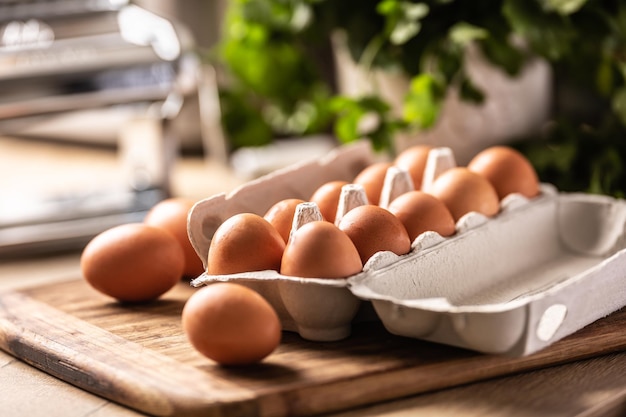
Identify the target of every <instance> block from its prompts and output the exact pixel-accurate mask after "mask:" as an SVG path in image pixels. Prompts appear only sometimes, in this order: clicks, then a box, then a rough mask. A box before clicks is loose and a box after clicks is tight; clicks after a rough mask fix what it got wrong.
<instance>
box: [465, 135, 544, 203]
mask: <svg viewBox="0 0 626 417" xmlns="http://www.w3.org/2000/svg"><path fill="white" fill-rule="evenodd" d="M467 167H468V168H469V169H470V170H471V171H473V172H476V173H478V174H480V175H482V176H484V177H485V178H487V179H488V180H489V181H490V182H491V184H492V185H493V186H494V188H495V189H496V192H497V193H498V197H499V198H500V199H503V198H504V197H506V196H507V195H509V194H511V193H519V194H521V195H523V196H525V197H528V198H532V197H535V196H536V195H537V194H539V178H538V176H537V172H536V171H535V168H534V167H533V166H532V164H531V163H530V161H529V160H528V159H527V158H526V157H525V156H524V155H523V154H522V153H521V152H519V151H518V150H516V149H513V148H511V147H508V146H492V147H490V148H487V149H485V150H483V151H481V152H479V153H478V154H476V156H474V158H472V160H471V161H470V163H469V164H468V165H467Z"/></svg>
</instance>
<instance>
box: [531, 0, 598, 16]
mask: <svg viewBox="0 0 626 417" xmlns="http://www.w3.org/2000/svg"><path fill="white" fill-rule="evenodd" d="M586 3H587V0H541V4H542V6H543V8H544V10H547V11H555V12H557V13H559V14H562V15H568V14H572V13H576V12H577V11H578V10H580V8H581V7H583V6H584V5H585V4H586Z"/></svg>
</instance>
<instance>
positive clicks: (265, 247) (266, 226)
mask: <svg viewBox="0 0 626 417" xmlns="http://www.w3.org/2000/svg"><path fill="white" fill-rule="evenodd" d="M284 249H285V241H284V240H283V238H282V236H281V235H280V233H278V231H277V230H276V228H275V227H274V226H272V225H271V224H270V223H269V222H268V221H267V220H265V219H264V218H263V217H262V216H259V215H258V214H253V213H239V214H235V215H234V216H232V217H230V218H228V219H226V221H224V222H223V223H222V224H220V226H219V227H218V228H217V230H216V231H215V233H214V234H213V238H212V239H211V243H210V245H209V254H208V258H207V273H209V274H211V275H221V274H235V273H238V272H250V271H263V270H268V269H270V270H276V271H277V270H278V269H279V268H280V261H281V258H282V255H283V250H284Z"/></svg>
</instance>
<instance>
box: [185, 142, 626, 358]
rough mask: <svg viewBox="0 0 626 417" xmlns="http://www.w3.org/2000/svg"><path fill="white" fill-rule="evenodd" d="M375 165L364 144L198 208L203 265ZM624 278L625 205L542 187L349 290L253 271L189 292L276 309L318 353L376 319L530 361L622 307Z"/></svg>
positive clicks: (390, 258)
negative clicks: (243, 291) (272, 219)
mask: <svg viewBox="0 0 626 417" xmlns="http://www.w3.org/2000/svg"><path fill="white" fill-rule="evenodd" d="M375 160H376V155H375V154H374V153H373V152H372V150H371V148H370V146H369V144H368V143H366V142H361V143H358V144H355V145H350V146H343V147H341V148H338V149H337V150H336V151H334V152H332V153H331V154H329V155H328V157H327V158H325V159H322V160H315V161H308V162H303V163H300V164H297V165H294V166H291V167H288V168H285V169H282V170H279V171H276V172H274V173H272V174H269V175H266V176H264V177H261V178H259V179H257V180H255V181H251V182H249V183H247V184H245V185H243V186H241V187H240V188H238V189H236V190H234V191H233V192H232V193H230V194H228V195H226V194H219V195H215V196H212V197H209V198H207V199H205V200H202V201H199V202H198V203H197V204H196V205H195V206H194V208H193V209H192V210H191V212H190V215H189V219H188V232H189V237H190V240H191V242H192V244H193V245H194V248H195V249H196V252H197V253H198V256H199V257H200V258H201V259H202V260H203V262H205V263H206V259H207V254H208V250H209V246H210V241H211V237H212V236H213V233H214V232H215V230H216V229H217V227H218V226H219V225H220V224H221V223H222V222H223V221H224V220H226V219H227V218H229V217H230V216H232V215H234V214H236V213H241V212H252V213H256V214H259V215H263V214H265V212H266V211H267V210H268V209H269V208H270V207H271V206H272V205H273V204H274V203H276V202H277V201H280V200H282V199H285V198H301V199H303V200H307V199H308V198H309V197H310V196H311V195H312V194H313V192H314V191H315V190H316V189H317V188H318V187H319V186H320V185H322V184H324V183H325V182H328V181H330V180H345V181H348V182H350V181H351V180H352V179H353V178H354V177H355V176H356V174H358V173H359V172H360V171H361V170H362V169H363V168H364V167H365V166H367V165H368V164H371V163H372V162H374V161H375ZM452 165H454V159H453V156H452V155H451V152H450V151H449V149H447V148H442V149H437V150H435V151H431V155H429V161H428V164H427V167H426V171H425V183H424V184H423V185H422V187H426V188H427V185H428V184H427V181H429V180H433V179H434V177H435V176H436V175H438V173H440V172H442V171H443V170H445V169H447V168H450V167H451V166H452ZM402 174H403V173H402V172H401V171H400V170H396V169H392V170H390V172H388V176H387V178H386V184H385V188H384V189H383V196H381V201H382V202H381V204H383V205H384V204H385V201H387V202H388V201H390V200H391V199H392V198H393V195H398V194H400V193H402V192H403V191H406V187H408V186H410V184H409V185H407V182H406V176H403V175H402ZM242 256H246V255H245V254H242ZM205 266H206V265H205ZM625 275H626V201H624V200H622V199H614V198H611V197H608V196H600V195H589V194H582V193H562V192H558V190H556V189H555V188H554V187H553V186H551V185H549V184H541V193H540V195H539V196H537V197H535V198H532V199H527V198H524V197H522V196H521V195H515V194H512V195H509V196H508V197H505V198H504V199H503V200H502V201H501V209H500V212H499V213H498V214H497V215H496V216H494V217H491V218H487V217H485V216H483V215H481V214H479V213H475V212H472V213H468V214H466V215H465V216H463V217H462V218H461V219H459V221H458V222H457V225H456V233H455V234H454V235H453V236H450V237H442V236H440V235H439V234H437V233H435V232H425V233H423V234H422V235H420V236H418V237H417V238H416V239H415V241H414V242H413V244H412V249H411V251H410V252H409V253H408V254H405V255H401V256H398V255H395V254H393V253H391V252H379V253H377V254H376V255H374V256H373V257H372V258H370V260H369V261H368V262H367V263H366V264H365V265H364V267H363V271H362V272H361V273H359V274H356V275H354V276H351V277H348V278H346V279H323V278H320V279H312V278H299V277H289V276H285V275H281V274H280V273H279V272H278V271H253V272H246V273H239V274H232V275H207V274H202V275H200V276H199V277H197V278H196V279H194V280H193V281H192V285H194V286H202V285H208V284H210V283H212V282H219V281H234V282H238V283H241V284H244V285H246V286H249V287H251V288H253V289H255V290H256V291H258V292H259V293H261V294H262V295H263V296H264V297H265V298H266V299H267V300H268V301H269V302H270V303H271V304H272V305H273V306H274V308H275V309H276V311H277V312H278V314H279V316H280V317H281V320H282V323H283V326H284V329H285V330H290V331H295V332H298V333H299V334H300V335H301V336H302V337H303V338H305V339H309V340H313V341H330V340H339V339H342V338H345V337H349V335H350V329H351V325H352V323H353V322H355V321H357V320H371V319H376V320H381V321H382V323H383V324H384V326H385V328H386V329H387V330H388V331H389V332H391V333H394V334H397V335H400V336H406V337H411V338H418V339H423V340H428V341H433V342H438V343H443V344H448V345H453V346H459V347H463V348H467V349H471V350H475V351H479V352H484V353H495V354H505V355H509V356H523V355H528V354H530V353H533V352H536V351H538V350H540V349H542V348H544V347H546V346H548V345H550V344H552V343H554V342H555V341H557V340H559V339H561V338H563V337H565V336H567V335H569V334H571V333H573V332H575V331H577V330H579V329H581V328H582V327H584V326H586V325H587V324H590V323H592V322H593V321H595V320H597V319H599V318H602V317H604V316H606V315H608V314H610V313H612V312H614V311H616V310H619V309H620V308H622V307H623V306H624V305H626V277H625ZM364 307H365V308H364ZM368 307H369V308H370V310H368ZM371 307H373V310H374V312H375V315H371V316H368V315H367V312H368V311H369V312H370V313H371V310H372V309H371Z"/></svg>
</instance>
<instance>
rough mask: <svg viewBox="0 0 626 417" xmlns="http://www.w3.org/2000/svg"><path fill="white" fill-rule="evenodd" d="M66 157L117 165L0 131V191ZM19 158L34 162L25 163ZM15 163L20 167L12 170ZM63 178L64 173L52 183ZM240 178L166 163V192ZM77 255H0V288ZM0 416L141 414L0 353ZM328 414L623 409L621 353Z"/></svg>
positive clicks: (184, 161) (60, 275) (59, 272)
mask: <svg viewBox="0 0 626 417" xmlns="http://www.w3.org/2000/svg"><path fill="white" fill-rule="evenodd" d="M20 158H21V159H22V162H20ZM25 161H27V162H25ZM72 161H75V162H76V163H77V164H78V165H80V166H84V167H88V168H89V170H90V172H91V173H92V175H93V177H92V178H97V179H99V180H100V179H102V178H105V177H107V175H109V178H110V176H111V175H112V173H115V172H117V170H118V165H117V164H118V162H117V159H116V157H115V154H114V153H112V152H111V151H110V150H103V149H93V148H81V147H72V146H61V147H58V146H55V145H54V144H45V143H44V144H41V143H33V142H23V141H16V140H12V139H2V138H0V194H3V191H5V190H7V189H15V188H19V187H24V189H32V188H33V187H36V186H38V184H40V182H41V181H39V179H40V177H39V176H40V175H42V173H45V175H46V176H50V175H54V174H55V173H59V175H60V171H59V170H57V168H56V166H55V164H56V165H63V166H67V165H68V164H70V163H71V162H72ZM26 163H28V164H29V166H32V167H33V168H32V169H24V167H25V165H24V164H26ZM18 169H19V170H20V172H21V174H20V175H18V176H16V175H15V172H16V170H18ZM85 169H86V168H85ZM107 173H108V174H107ZM87 177H88V176H83V178H82V179H81V180H82V181H85V180H86V178H87ZM47 179H48V180H49V178H47ZM63 181H66V180H65V179H63V180H59V181H56V183H57V184H59V183H62V182H63ZM92 181H95V180H92ZM241 182H243V180H242V179H238V178H236V177H235V176H234V175H233V174H232V172H230V170H229V169H228V168H226V167H224V166H222V165H220V164H219V163H215V162H211V161H207V160H205V159H203V158H200V157H179V158H178V159H177V161H176V162H175V164H174V166H173V170H172V190H173V193H174V194H175V195H181V196H188V197H191V198H202V197H206V196H208V195H212V194H215V193H216V192H220V191H227V190H230V189H232V188H234V187H235V186H236V185H238V184H240V183H241ZM52 183H55V181H52ZM1 200H2V196H1V195H0V201H1ZM79 257H80V253H79V252H77V251H74V252H68V253H62V254H55V255H46V256H37V257H27V258H21V259H9V260H6V259H3V260H0V291H4V290H9V289H16V288H20V287H28V286H33V285H38V284H43V283H46V284H47V283H51V282H55V281H61V280H65V279H67V278H71V277H76V276H78V275H79V274H80V268H79ZM0 415H2V416H3V417H17V416H20V417H21V416H26V415H28V416H31V417H38V416H42V417H44V416H46V417H56V416H59V417H60V416H63V417H87V416H89V417H100V416H113V417H115V416H120V417H126V416H139V415H142V414H140V413H137V412H135V411H133V410H130V409H128V408H126V407H124V406H121V405H118V404H115V403H112V402H110V401H108V400H106V399H103V398H100V397H97V396H95V395H92V394H90V393H88V392H85V391H83V390H81V389H79V388H76V387H74V386H71V385H69V384H67V383H65V382H63V381H60V380H58V379H56V378H54V377H51V376H49V375H47V374H45V373H43V372H41V371H39V370H37V369H35V368H33V367H31V366H29V365H27V364H25V363H23V362H21V361H20V360H18V359H16V358H13V357H12V356H10V355H8V354H6V353H4V352H0ZM333 415H334V416H344V417H352V416H374V415H376V416H389V417H391V416H409V415H411V416H412V415H420V416H453V415H454V416H459V415H461V416H486V417H490V416H493V417H495V416H509V417H517V416H519V417H522V416H531V415H532V416H535V415H547V416H578V417H583V416H584V417H591V416H623V415H626V352H619V353H614V354H610V355H606V356H602V357H598V358H593V359H588V360H584V361H578V362H574V363H571V364H567V365H560V366H553V367H550V368H547V369H543V370H538V371H532V372H526V373H521V374H517V375H513V376H508V377H501V378H496V379H492V380H487V381H484V382H478V383H473V384H469V385H465V386H460V387H456V388H451V389H445V390H440V391H437V392H432V393H426V394H422V395H416V396H412V397H408V398H404V399H400V400H396V401H392V402H386V403H382V404H377V405H373V406H368V407H364V408H362V409H359V410H350V411H346V412H342V413H336V414H333Z"/></svg>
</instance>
